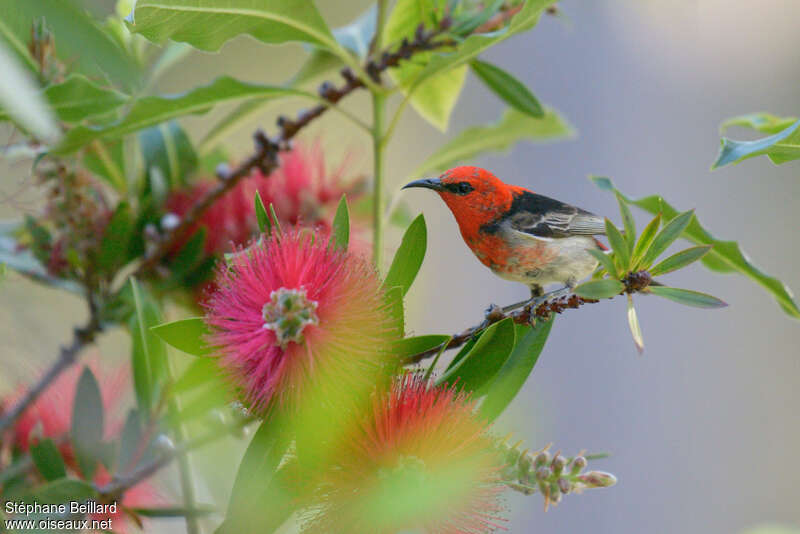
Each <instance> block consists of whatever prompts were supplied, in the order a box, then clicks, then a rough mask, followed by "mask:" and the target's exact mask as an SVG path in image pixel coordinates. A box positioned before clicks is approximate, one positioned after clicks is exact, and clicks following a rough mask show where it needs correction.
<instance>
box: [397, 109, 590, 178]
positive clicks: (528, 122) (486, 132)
mask: <svg viewBox="0 0 800 534" xmlns="http://www.w3.org/2000/svg"><path fill="white" fill-rule="evenodd" d="M573 133H574V132H573V129H572V127H571V126H570V125H569V124H568V123H567V122H566V121H565V120H564V119H563V118H562V117H561V116H560V115H558V113H556V112H554V111H553V110H551V109H547V110H546V111H545V114H544V117H542V118H541V119H535V118H533V117H530V116H529V115H525V114H524V113H520V112H519V111H517V110H515V109H507V110H506V111H505V112H504V113H503V117H502V118H501V119H500V120H499V121H497V122H495V123H494V124H490V125H488V126H473V127H471V128H467V129H466V130H464V131H462V132H461V133H459V134H458V135H456V136H455V137H454V138H453V139H452V140H451V141H449V142H448V143H445V144H444V145H443V146H441V147H440V148H439V149H438V150H437V151H436V152H434V153H433V154H431V155H430V156H428V158H427V159H426V160H425V161H423V162H422V164H421V165H420V166H419V167H417V169H416V170H415V171H414V172H413V173H412V174H411V178H419V177H422V176H426V175H428V174H430V173H432V172H435V171H441V170H445V169H448V168H450V167H452V166H453V165H454V164H455V163H458V162H461V161H467V160H471V159H473V158H475V157H476V156H478V155H480V154H483V153H485V152H502V151H504V150H508V149H509V148H511V147H512V146H514V144H516V143H517V142H518V141H522V140H526V139H527V140H530V141H534V142H542V141H550V140H555V139H563V138H566V137H570V136H572V135H573Z"/></svg>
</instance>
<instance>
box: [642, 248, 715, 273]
mask: <svg viewBox="0 0 800 534" xmlns="http://www.w3.org/2000/svg"><path fill="white" fill-rule="evenodd" d="M712 248H713V247H712V245H699V246H696V247H691V248H687V249H686V250H682V251H680V252H678V253H676V254H673V255H672V256H670V257H669V258H667V259H665V260H662V261H661V262H660V263H658V264H657V265H656V266H654V267H653V268H651V269H650V274H651V275H652V276H661V275H664V274H667V273H671V272H672V271H677V270H678V269H683V268H684V267H686V266H687V265H689V264H691V263H694V262H696V261H697V260H699V259H702V257H703V256H705V255H706V254H708V253H709V252H710V251H711V249H712Z"/></svg>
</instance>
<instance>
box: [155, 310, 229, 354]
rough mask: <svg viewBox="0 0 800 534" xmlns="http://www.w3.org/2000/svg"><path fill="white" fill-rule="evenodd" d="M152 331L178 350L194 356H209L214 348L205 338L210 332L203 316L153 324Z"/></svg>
mask: <svg viewBox="0 0 800 534" xmlns="http://www.w3.org/2000/svg"><path fill="white" fill-rule="evenodd" d="M150 331H151V332H153V333H155V334H156V335H157V336H158V337H160V338H161V339H163V340H164V341H165V342H166V343H168V344H169V345H172V346H173V347H175V348H176V349H178V350H181V351H183V352H185V353H187V354H192V355H194V356H208V355H209V354H211V353H213V351H214V349H213V348H211V347H209V346H208V345H207V344H206V342H205V338H206V337H207V336H208V335H209V334H210V331H209V329H208V327H207V326H206V323H205V322H204V321H203V318H202V317H190V318H189V319H180V320H178V321H172V322H171V323H164V324H159V325H156V326H151V327H150Z"/></svg>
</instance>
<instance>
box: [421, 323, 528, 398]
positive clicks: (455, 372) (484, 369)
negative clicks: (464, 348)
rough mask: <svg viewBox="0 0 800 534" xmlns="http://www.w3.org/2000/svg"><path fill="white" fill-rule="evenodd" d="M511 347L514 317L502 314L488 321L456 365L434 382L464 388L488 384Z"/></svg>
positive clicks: (469, 388) (470, 388) (501, 365)
mask: <svg viewBox="0 0 800 534" xmlns="http://www.w3.org/2000/svg"><path fill="white" fill-rule="evenodd" d="M513 349H514V320H513V319H512V318H511V317H506V318H505V319H503V320H502V321H500V322H497V323H495V324H493V325H491V326H490V327H489V328H487V329H486V331H485V332H484V333H483V335H481V337H480V339H478V341H477V342H476V343H475V345H474V346H473V347H472V350H470V351H469V354H467V355H466V356H465V357H464V358H463V359H462V360H461V361H460V362H459V363H458V364H457V365H455V366H454V367H453V368H451V369H449V370H447V371H446V372H445V374H443V375H442V376H441V377H439V379H438V380H437V381H436V384H437V385H439V384H450V385H454V386H455V387H456V388H458V389H463V390H464V391H467V392H475V391H479V390H480V389H481V388H483V387H484V386H487V385H488V384H491V382H492V379H493V378H494V376H495V375H496V374H497V373H498V372H499V371H500V369H501V368H502V367H503V365H504V364H505V362H506V360H508V357H509V356H510V355H511V351H512V350H513Z"/></svg>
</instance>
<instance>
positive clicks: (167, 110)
mask: <svg viewBox="0 0 800 534" xmlns="http://www.w3.org/2000/svg"><path fill="white" fill-rule="evenodd" d="M290 95H293V96H306V97H308V98H311V99H313V100H316V99H317V97H316V96H314V95H312V94H310V93H306V92H303V91H299V90H297V89H291V88H286V87H277V86H269V85H258V84H252V83H245V82H240V81H238V80H235V79H233V78H231V77H229V76H221V77H219V78H217V79H216V80H214V81H213V82H211V83H210V84H208V85H204V86H201V87H197V88H195V89H192V90H191V91H188V92H186V93H182V94H177V95H169V96H148V97H144V98H141V99H139V100H137V101H136V103H135V104H133V106H131V109H130V111H129V112H128V114H127V115H125V116H124V117H123V118H122V119H120V120H119V121H117V122H114V123H112V124H109V125H107V126H78V127H76V128H73V129H72V130H70V131H69V132H68V133H67V135H66V136H65V137H64V139H63V141H62V143H61V144H60V145H58V146H57V147H56V148H55V150H54V151H53V152H54V153H56V154H62V155H63V154H69V153H70V152H74V151H75V150H78V149H79V148H81V147H83V146H84V145H86V144H88V143H90V142H91V141H94V140H95V139H101V138H102V139H104V140H108V139H113V138H116V137H121V136H123V135H126V134H129V133H131V132H135V131H138V130H143V129H145V128H149V127H151V126H155V125H157V124H161V123H162V122H167V121H170V120H172V119H176V118H178V117H183V116H185V115H192V114H202V113H205V112H207V111H208V110H210V109H211V108H212V107H214V106H215V105H217V104H222V103H226V102H233V101H236V100H242V99H249V98H255V97H258V98H262V99H266V98H279V97H282V96H290Z"/></svg>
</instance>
